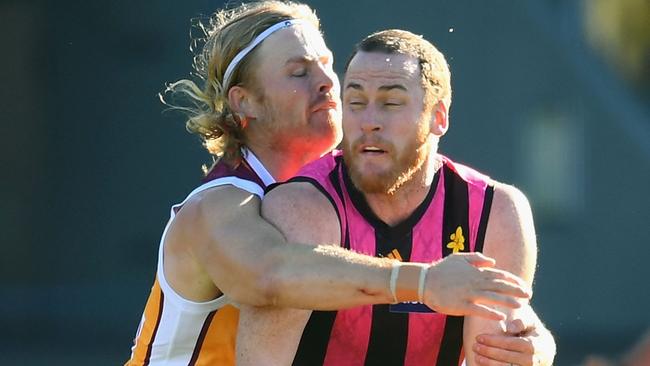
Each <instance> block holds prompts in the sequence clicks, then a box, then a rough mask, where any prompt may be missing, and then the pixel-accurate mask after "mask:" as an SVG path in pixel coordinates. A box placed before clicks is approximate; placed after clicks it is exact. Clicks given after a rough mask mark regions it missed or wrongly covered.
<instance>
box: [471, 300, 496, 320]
mask: <svg viewBox="0 0 650 366" xmlns="http://www.w3.org/2000/svg"><path fill="white" fill-rule="evenodd" d="M464 315H471V316H478V317H481V318H486V319H491V320H497V321H500V320H504V319H505V318H506V315H505V314H504V313H502V312H501V311H499V310H496V309H494V308H491V307H489V306H487V305H483V304H474V303H469V304H468V305H467V313H466V314H464Z"/></svg>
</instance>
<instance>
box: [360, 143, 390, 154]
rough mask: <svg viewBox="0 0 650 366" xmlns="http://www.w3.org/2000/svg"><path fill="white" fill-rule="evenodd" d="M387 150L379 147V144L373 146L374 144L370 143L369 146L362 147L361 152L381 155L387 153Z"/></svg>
mask: <svg viewBox="0 0 650 366" xmlns="http://www.w3.org/2000/svg"><path fill="white" fill-rule="evenodd" d="M385 152H386V150H384V149H382V148H380V147H378V146H373V145H368V146H363V147H362V148H361V153H363V154H372V155H379V154H383V153H385Z"/></svg>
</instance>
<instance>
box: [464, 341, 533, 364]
mask: <svg viewBox="0 0 650 366" xmlns="http://www.w3.org/2000/svg"><path fill="white" fill-rule="evenodd" d="M472 349H473V350H474V352H476V354H477V357H476V358H477V361H479V362H478V363H479V364H480V365H511V364H514V365H522V366H529V365H532V364H533V363H532V355H526V354H523V353H519V352H513V351H509V350H504V349H500V348H496V347H488V346H485V345H481V344H478V343H475V344H474V346H473V347H472ZM481 361H483V362H481Z"/></svg>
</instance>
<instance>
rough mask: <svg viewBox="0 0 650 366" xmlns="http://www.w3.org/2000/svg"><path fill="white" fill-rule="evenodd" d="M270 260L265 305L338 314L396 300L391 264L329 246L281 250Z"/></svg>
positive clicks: (262, 284) (284, 247)
mask: <svg viewBox="0 0 650 366" xmlns="http://www.w3.org/2000/svg"><path fill="white" fill-rule="evenodd" d="M268 254H269V255H270V257H271V258H269V259H268V260H267V262H266V265H265V266H264V268H265V270H264V271H263V272H264V273H263V274H262V276H263V277H262V278H261V282H260V287H262V288H263V291H265V294H266V296H265V298H266V299H267V301H268V304H266V305H272V306H281V307H293V308H301V309H316V310H333V309H340V308H345V307H352V306H358V305H365V304H380V303H390V302H391V301H392V299H393V297H392V295H391V293H390V288H389V282H390V274H391V267H392V264H391V263H392V260H389V259H385V258H375V257H370V256H366V255H362V254H359V253H354V252H351V251H348V250H345V249H342V248H340V247H337V246H326V245H320V246H316V247H313V246H306V245H299V244H285V245H278V246H276V247H275V248H274V249H273V250H272V251H270V252H269V253H268Z"/></svg>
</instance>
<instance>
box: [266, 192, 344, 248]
mask: <svg viewBox="0 0 650 366" xmlns="http://www.w3.org/2000/svg"><path fill="white" fill-rule="evenodd" d="M262 216H264V218H265V219H267V220H268V221H269V222H271V223H272V224H273V225H275V226H276V227H277V228H278V229H280V231H281V232H282V233H283V234H284V235H285V236H286V237H287V239H288V240H289V241H293V242H302V243H311V244H315V243H321V244H322V243H336V244H339V242H340V228H339V219H338V215H337V213H336V210H335V208H334V206H333V205H332V203H331V202H330V201H329V199H328V198H327V197H326V196H325V195H324V194H323V192H321V191H320V190H319V189H318V188H316V187H315V186H314V185H313V184H311V183H308V182H289V183H285V184H282V185H280V186H278V187H276V188H274V189H272V190H271V191H270V192H269V193H268V194H267V195H266V196H265V197H264V200H263V202H262Z"/></svg>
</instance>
